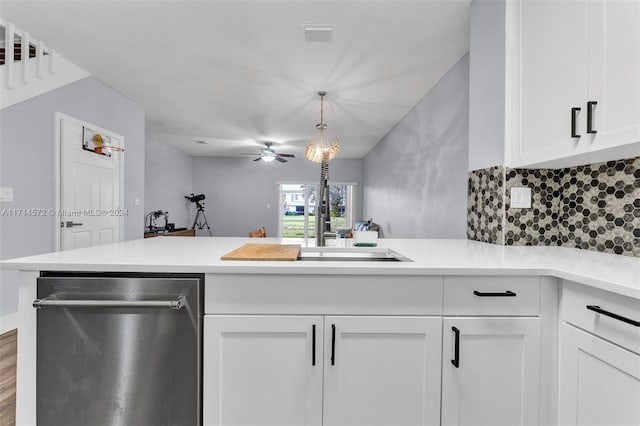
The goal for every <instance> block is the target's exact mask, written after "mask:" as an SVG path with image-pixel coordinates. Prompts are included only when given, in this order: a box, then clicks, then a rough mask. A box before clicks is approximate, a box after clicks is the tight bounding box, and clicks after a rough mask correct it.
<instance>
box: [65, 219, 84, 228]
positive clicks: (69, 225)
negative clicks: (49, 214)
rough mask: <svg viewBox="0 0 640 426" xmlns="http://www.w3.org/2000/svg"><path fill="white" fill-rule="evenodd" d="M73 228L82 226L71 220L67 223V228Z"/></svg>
mask: <svg viewBox="0 0 640 426" xmlns="http://www.w3.org/2000/svg"><path fill="white" fill-rule="evenodd" d="M74 226H82V224H81V223H74V222H73V221H71V220H68V221H67V228H73V227H74Z"/></svg>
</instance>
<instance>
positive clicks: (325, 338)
mask: <svg viewBox="0 0 640 426" xmlns="http://www.w3.org/2000/svg"><path fill="white" fill-rule="evenodd" d="M204 321H205V323H204V334H205V338H204V342H205V343H204V365H205V367H204V395H203V406H204V424H205V425H261V426H264V425H321V424H324V425H331V426H336V425H369V426H375V425H388V426H392V425H393V426H396V425H438V424H439V422H440V368H441V364H440V356H441V355H440V354H441V326H442V318H441V317H434V318H429V317H393V316H390V317H373V316H354V317H341V316H327V317H325V318H324V323H323V317H321V316H294V315H282V316H222V315H206V316H205V320H204ZM323 324H324V325H323ZM314 326H315V330H316V331H315V343H314V332H313V327H314ZM314 348H315V358H314V356H313V353H314V352H313V350H314ZM323 370H324V380H323ZM323 383H324V385H323ZM323 399H324V407H323ZM323 418H324V420H323Z"/></svg>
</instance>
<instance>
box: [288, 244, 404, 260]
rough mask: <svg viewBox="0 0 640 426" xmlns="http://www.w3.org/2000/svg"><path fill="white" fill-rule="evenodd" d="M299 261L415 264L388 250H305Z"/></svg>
mask: <svg viewBox="0 0 640 426" xmlns="http://www.w3.org/2000/svg"><path fill="white" fill-rule="evenodd" d="M298 260H311V261H325V262H413V260H411V259H409V258H408V257H405V256H403V255H401V254H400V253H398V252H396V251H393V250H391V249H386V248H362V247H354V248H335V247H318V248H303V249H302V250H301V251H300V256H299V257H298Z"/></svg>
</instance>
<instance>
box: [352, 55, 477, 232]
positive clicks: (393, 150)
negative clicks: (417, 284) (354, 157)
mask: <svg viewBox="0 0 640 426" xmlns="http://www.w3.org/2000/svg"><path fill="white" fill-rule="evenodd" d="M468 111H469V55H465V56H464V57H463V58H462V59H461V60H460V61H459V62H458V63H457V64H456V65H455V66H453V68H451V70H449V72H448V73H447V74H446V75H445V76H444V77H443V78H442V79H441V80H440V81H439V82H438V84H437V85H436V86H435V87H434V88H433V89H431V91H430V92H429V93H427V95H425V97H424V98H422V99H421V100H420V102H418V104H417V105H416V106H415V107H414V108H413V109H412V110H411V111H410V112H409V113H408V114H407V115H406V116H405V117H404V118H403V119H402V120H401V121H400V122H399V123H398V124H396V126H395V127H394V128H393V129H392V130H391V131H390V132H389V133H388V134H387V135H386V136H385V137H384V138H383V139H382V140H381V141H380V142H379V143H378V145H376V147H375V148H374V149H373V150H372V151H371V152H370V153H369V154H368V155H367V156H366V157H365V158H364V174H363V182H364V191H363V194H364V215H365V217H367V218H368V217H372V218H373V221H374V222H376V223H378V224H379V225H380V227H381V232H382V236H384V237H387V238H466V222H467V217H466V212H467V161H468V160H467V159H468V142H469V123H468V118H469V115H468Z"/></svg>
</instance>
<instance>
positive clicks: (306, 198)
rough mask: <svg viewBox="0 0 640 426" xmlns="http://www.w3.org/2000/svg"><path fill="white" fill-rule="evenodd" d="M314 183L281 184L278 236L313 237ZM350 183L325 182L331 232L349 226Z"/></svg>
mask: <svg viewBox="0 0 640 426" xmlns="http://www.w3.org/2000/svg"><path fill="white" fill-rule="evenodd" d="M318 186H319V185H318V184H310V183H281V184H279V187H280V215H279V226H278V228H279V232H278V236H279V237H281V238H315V235H316V215H315V213H316V203H317V199H316V194H318ZM354 186H355V184H353V183H330V184H329V212H330V218H331V232H336V230H338V229H345V228H346V229H348V228H351V226H352V225H353V187H354Z"/></svg>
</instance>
